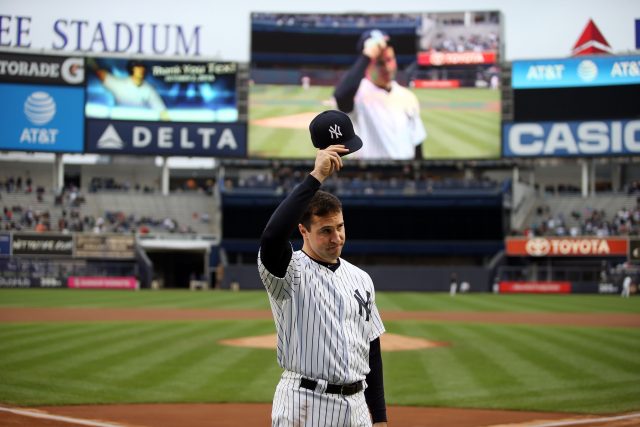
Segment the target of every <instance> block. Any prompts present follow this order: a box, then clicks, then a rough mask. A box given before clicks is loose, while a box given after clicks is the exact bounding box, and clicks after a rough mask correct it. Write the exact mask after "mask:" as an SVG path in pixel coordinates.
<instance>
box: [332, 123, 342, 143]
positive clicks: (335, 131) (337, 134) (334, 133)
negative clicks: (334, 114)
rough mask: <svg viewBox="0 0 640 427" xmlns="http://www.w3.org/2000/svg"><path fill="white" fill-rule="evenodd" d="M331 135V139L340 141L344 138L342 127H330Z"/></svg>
mask: <svg viewBox="0 0 640 427" xmlns="http://www.w3.org/2000/svg"><path fill="white" fill-rule="evenodd" d="M329 133H330V134H331V139H334V138H335V139H340V137H341V136H342V132H340V126H338V125H337V124H335V125H333V126H329Z"/></svg>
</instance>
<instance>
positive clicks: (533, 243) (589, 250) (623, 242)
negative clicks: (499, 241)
mask: <svg viewBox="0 0 640 427" xmlns="http://www.w3.org/2000/svg"><path fill="white" fill-rule="evenodd" d="M628 246H629V241H628V239H627V238H621V237H610V238H599V237H536V238H533V239H527V238H525V237H515V238H508V239H506V241H505V247H506V249H507V255H509V256H534V257H544V256H626V255H627V250H628Z"/></svg>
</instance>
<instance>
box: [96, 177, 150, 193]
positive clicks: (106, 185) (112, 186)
mask: <svg viewBox="0 0 640 427" xmlns="http://www.w3.org/2000/svg"><path fill="white" fill-rule="evenodd" d="M102 190H110V191H130V190H134V191H136V192H143V193H147V194H148V193H153V192H154V189H153V188H152V187H150V186H148V185H140V184H138V183H135V184H133V185H131V183H130V182H129V181H124V182H119V181H116V180H115V178H111V177H98V176H94V177H93V178H91V182H89V193H97V192H98V191H102Z"/></svg>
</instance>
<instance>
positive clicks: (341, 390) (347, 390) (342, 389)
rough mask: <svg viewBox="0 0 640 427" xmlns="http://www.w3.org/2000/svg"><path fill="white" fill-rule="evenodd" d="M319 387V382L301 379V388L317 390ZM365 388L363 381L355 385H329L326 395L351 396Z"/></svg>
mask: <svg viewBox="0 0 640 427" xmlns="http://www.w3.org/2000/svg"><path fill="white" fill-rule="evenodd" d="M317 385H318V381H314V380H310V379H309V378H300V387H302V388H306V389H308V390H315V389H316V386H317ZM363 388H364V386H363V385H362V381H358V382H355V383H353V384H327V389H326V390H325V391H324V392H325V393H331V394H341V395H343V396H351V395H352V394H356V393H358V392H360V391H362V390H363Z"/></svg>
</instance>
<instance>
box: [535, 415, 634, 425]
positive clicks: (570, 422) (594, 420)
mask: <svg viewBox="0 0 640 427" xmlns="http://www.w3.org/2000/svg"><path fill="white" fill-rule="evenodd" d="M630 418H640V412H636V413H633V414H627V415H617V416H615V417H603V418H585V419H582V420H567V421H553V422H550V423H544V424H526V425H527V426H530V427H561V426H577V425H580V424H592V423H596V424H599V423H605V422H608V421H619V420H627V419H630Z"/></svg>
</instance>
